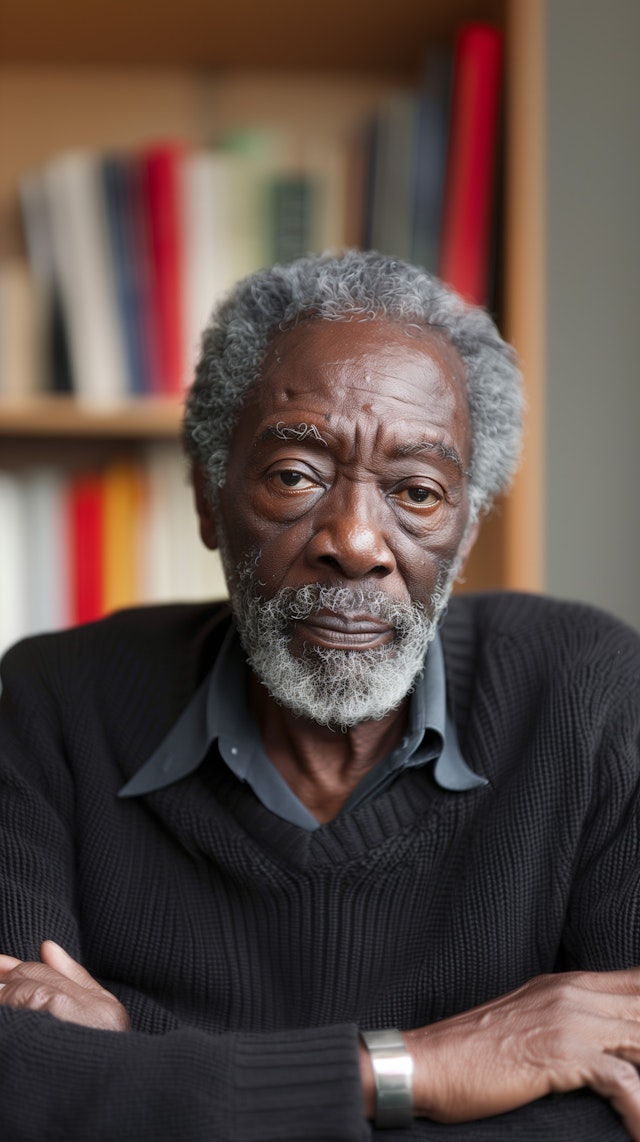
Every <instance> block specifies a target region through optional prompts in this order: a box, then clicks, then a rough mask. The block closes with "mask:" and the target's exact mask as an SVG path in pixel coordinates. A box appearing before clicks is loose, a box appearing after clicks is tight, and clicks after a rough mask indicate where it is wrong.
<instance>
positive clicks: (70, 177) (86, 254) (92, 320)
mask: <svg viewBox="0 0 640 1142" xmlns="http://www.w3.org/2000/svg"><path fill="white" fill-rule="evenodd" d="M43 178H44V187H45V194H46V198H47V207H48V217H49V225H50V227H51V237H52V247H53V255H54V267H55V274H56V277H57V280H58V283H59V287H60V296H61V299H62V308H63V312H64V318H65V325H66V331H67V336H68V342H69V355H70V360H71V371H72V379H73V387H74V391H75V393H76V395H77V396H78V398H79V399H80V400H83V401H86V402H87V403H90V404H93V405H98V406H108V405H113V404H114V403H118V401H120V400H121V399H122V398H123V397H124V396H125V395H126V393H127V391H128V389H129V385H128V380H127V365H126V354H125V347H124V340H123V336H122V328H121V325H120V320H119V314H118V306H117V297H116V285H115V275H114V269H113V263H112V260H111V251H110V246H109V236H108V222H107V205H106V201H105V196H104V187H103V184H102V180H101V175H100V161H99V159H98V157H97V156H96V155H93V154H91V153H88V152H73V153H69V154H66V155H63V156H62V157H60V158H58V159H56V160H54V161H53V162H52V163H50V164H48V165H47V166H46V167H45V169H44V172H43Z"/></svg>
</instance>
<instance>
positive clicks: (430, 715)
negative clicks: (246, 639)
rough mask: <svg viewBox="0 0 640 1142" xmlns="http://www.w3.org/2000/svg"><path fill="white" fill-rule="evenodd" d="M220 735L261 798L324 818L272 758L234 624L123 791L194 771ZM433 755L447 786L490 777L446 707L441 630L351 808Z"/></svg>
mask: <svg viewBox="0 0 640 1142" xmlns="http://www.w3.org/2000/svg"><path fill="white" fill-rule="evenodd" d="M216 739H217V741H218V747H219V749H220V753H221V755H222V757H223V758H224V760H225V762H226V763H227V765H228V766H229V767H230V769H232V770H233V772H234V773H235V774H236V776H237V777H239V778H240V779H241V780H243V781H248V782H249V784H250V785H251V786H252V788H253V789H254V791H255V792H256V794H257V795H258V796H259V797H260V799H261V800H263V801H265V802H266V803H267V804H269V803H270V802H273V800H274V799H275V800H277V801H278V803H279V804H280V805H282V806H285V807H286V816H287V818H288V819H289V820H292V821H294V823H298V824H300V825H302V826H303V827H306V828H309V827H316V826H317V824H318V822H317V821H316V819H315V818H314V817H313V816H312V815H311V813H309V812H308V810H307V809H305V807H304V805H302V804H301V802H300V801H299V800H298V798H297V797H296V796H295V794H294V793H293V792H292V790H291V789H290V788H289V786H288V785H287V783H286V782H285V781H284V778H282V777H281V775H280V773H279V772H278V770H277V769H276V767H275V766H274V765H272V764H271V762H269V760H268V758H265V754H264V751H263V749H262V744H261V741H260V735H259V732H258V728H257V726H256V724H255V722H254V721H253V719H252V718H251V716H250V714H249V710H248V702H247V665H246V659H245V656H244V653H243V651H242V647H241V645H240V640H239V638H238V635H237V633H236V631H235V627H234V626H233V624H232V625H231V627H230V629H229V631H228V632H227V635H226V636H225V639H224V641H223V643H222V646H221V648H220V651H219V653H218V656H217V658H216V662H215V664H214V666H213V668H212V670H211V671H210V673H209V674H208V675H207V676H206V678H205V679H204V680H203V682H202V683H201V684H200V686H199V687H198V689H197V690H196V692H195V694H194V695H193V698H192V699H191V701H190V702H189V703H188V705H187V706H186V708H185V709H184V711H183V712H182V714H181V715H180V717H179V718H178V719H177V721H176V722H175V723H174V725H173V727H172V729H171V730H170V731H169V733H168V734H167V736H166V737H165V738H164V739H163V741H162V742H161V743H160V745H159V746H158V748H157V749H156V750H155V751H154V752H153V754H152V755H151V757H150V758H149V759H148V760H147V761H146V762H145V764H144V765H143V766H142V767H141V769H139V770H138V772H137V773H136V774H135V775H134V776H133V777H132V778H131V780H130V781H128V782H127V783H126V784H125V785H124V786H123V788H122V789H121V790H120V792H119V794H118V796H119V797H139V796H142V795H144V794H147V793H154V792H156V791H158V790H160V789H164V788H165V787H166V786H168V785H172V784H173V783H174V782H176V781H179V780H181V779H182V778H183V777H187V776H188V775H189V774H191V773H194V772H195V770H197V769H198V768H199V766H200V765H201V764H202V762H203V760H204V758H205V756H206V754H207V753H208V751H209V748H210V746H211V744H212V742H214V741H215V740H216ZM432 760H435V766H434V771H433V776H434V778H435V780H436V782H437V784H438V785H439V786H440V787H441V788H442V789H446V790H449V791H451V792H463V791H464V790H468V789H474V788H476V787H478V786H480V785H486V783H487V782H486V779H485V778H483V777H480V776H479V775H478V774H476V773H474V772H473V770H471V769H470V768H469V766H468V765H467V763H466V762H465V760H464V758H463V757H462V754H461V753H460V748H459V746H458V741H457V735H456V730H455V725H454V722H453V719H452V718H451V716H450V714H449V711H448V709H447V698H446V680H445V670H444V655H443V652H442V644H441V641H440V636H439V634H437V633H436V636H435V638H434V640H433V642H432V643H431V644H430V646H429V650H428V653H427V657H426V660H425V669H424V671H423V673H422V675H420V677H419V678H418V679H417V680H416V683H415V687H414V691H413V693H412V695H411V703H410V707H409V718H408V725H407V731H406V733H405V736H404V738H403V740H402V742H401V743H400V745H399V747H398V748H397V749H396V750H394V751H393V753H392V754H391V755H390V757H389V758H388V759H385V763H381V764H380V767H378V766H376V767H375V769H374V770H372V771H371V773H370V774H368V775H367V777H365V778H364V779H363V781H362V782H361V783H360V785H359V786H358V788H357V789H356V790H355V791H354V794H352V796H351V797H350V798H349V801H348V802H347V805H346V808H347V809H350V808H355V807H356V805H357V804H360V803H361V802H362V801H363V800H364V799H365V798H366V797H367V796H370V795H372V794H373V792H374V791H375V789H376V788H377V786H378V785H382V784H383V783H385V782H386V781H387V780H388V778H389V776H390V774H394V773H395V771H396V770H398V771H399V770H400V769H402V768H405V767H410V766H411V767H413V766H416V765H424V764H425V763H426V762H427V761H432ZM265 761H266V764H265ZM312 823H313V824H312Z"/></svg>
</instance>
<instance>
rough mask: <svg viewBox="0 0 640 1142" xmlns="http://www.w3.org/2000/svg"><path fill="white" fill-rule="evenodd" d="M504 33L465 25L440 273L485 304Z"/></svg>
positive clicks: (457, 65)
mask: <svg viewBox="0 0 640 1142" xmlns="http://www.w3.org/2000/svg"><path fill="white" fill-rule="evenodd" d="M502 50H503V41H502V34H501V32H500V31H499V30H498V29H497V28H493V27H491V26H490V25H487V24H470V25H467V26H463V27H462V28H461V30H460V32H459V33H458V36H457V40H456V46H455V56H454V71H453V95H452V109H451V130H450V139H449V153H448V159H447V175H446V182H445V197H444V212H443V222H442V238H441V247H440V258H439V264H438V273H439V276H440V277H441V278H442V279H443V280H444V281H446V282H448V283H449V285H451V286H453V288H454V289H455V290H457V291H458V293H460V294H461V295H462V296H463V297H464V298H466V300H467V301H471V302H474V303H475V304H478V305H485V304H486V303H487V300H488V291H489V278H490V271H491V230H492V220H493V195H494V190H495V176H496V154H497V140H498V130H499V122H500V83H501V73H502Z"/></svg>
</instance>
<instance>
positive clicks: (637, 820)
mask: <svg viewBox="0 0 640 1142" xmlns="http://www.w3.org/2000/svg"><path fill="white" fill-rule="evenodd" d="M618 657H619V658H621V659H623V657H624V656H623V653H622V650H621V652H620V654H619V656H618ZM588 681H589V680H588V679H583V683H584V691H583V692H584V694H585V701H586V702H587V703H590V704H591V706H592V708H593V707H594V706H595V709H594V710H593V717H594V721H595V724H596V726H597V729H598V733H597V736H596V741H595V745H594V759H593V776H592V793H591V803H590V806H589V810H588V813H587V815H586V817H585V821H584V824H583V828H582V836H581V840H580V845H579V849H578V853H577V856H576V861H575V866H574V869H573V874H572V887H571V894H570V899H569V906H568V909H567V917H566V924H565V933H564V940H563V952H564V958H565V962H564V964H563V966H565V967H566V968H567V969H569V970H573V969H577V970H591V971H609V970H615V969H618V968H626V967H637V966H638V965H640V651H639V649H638V643H637V641H634V642H633V645H632V653H631V654H630V655H629V656H628V657H627V662H626V663H625V662H624V661H622V662H618V663H615V664H614V663H611V664H610V679H609V685H608V686H604V685H598V686H597V687H594V686H589V685H588ZM590 695H592V697H591V698H590Z"/></svg>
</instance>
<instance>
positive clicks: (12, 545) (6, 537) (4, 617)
mask: <svg viewBox="0 0 640 1142" xmlns="http://www.w3.org/2000/svg"><path fill="white" fill-rule="evenodd" d="M0 519H1V520H2V543H0V653H1V652H3V651H4V650H6V649H7V647H8V646H10V645H11V644H12V643H14V642H15V641H17V640H18V639H19V638H22V637H23V636H25V635H27V634H34V633H37V632H39V631H46V630H56V629H61V628H64V627H67V626H70V625H74V624H76V623H82V622H88V621H90V620H92V619H95V618H99V617H100V616H102V615H104V614H107V613H109V612H111V611H114V610H117V609H118V608H120V607H125V606H131V605H135V604H137V603H141V602H164V601H175V600H187V599H206V598H224V597H225V595H226V589H225V584H224V577H223V575H222V569H221V565H220V560H219V557H218V555H217V553H216V552H210V551H208V550H207V549H206V548H205V547H204V545H203V544H202V542H201V540H200V538H199V535H198V525H197V519H196V515H195V511H194V507H193V502H192V495H191V490H190V488H189V486H188V481H187V479H186V475H185V468H184V461H183V459H182V457H181V456H180V454H179V451H178V448H177V447H176V446H175V445H174V444H173V443H170V442H168V443H162V444H154V445H151V446H149V447H148V448H147V450H146V452H145V454H144V455H143V456H141V457H140V458H139V459H136V460H132V459H131V458H129V457H124V458H119V459H115V460H113V461H112V462H110V463H108V464H107V465H106V466H105V467H102V468H101V469H96V470H83V471H63V470H61V469H60V468H59V467H34V468H27V469H25V470H23V471H21V472H19V473H18V472H12V473H8V472H1V471H0Z"/></svg>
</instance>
